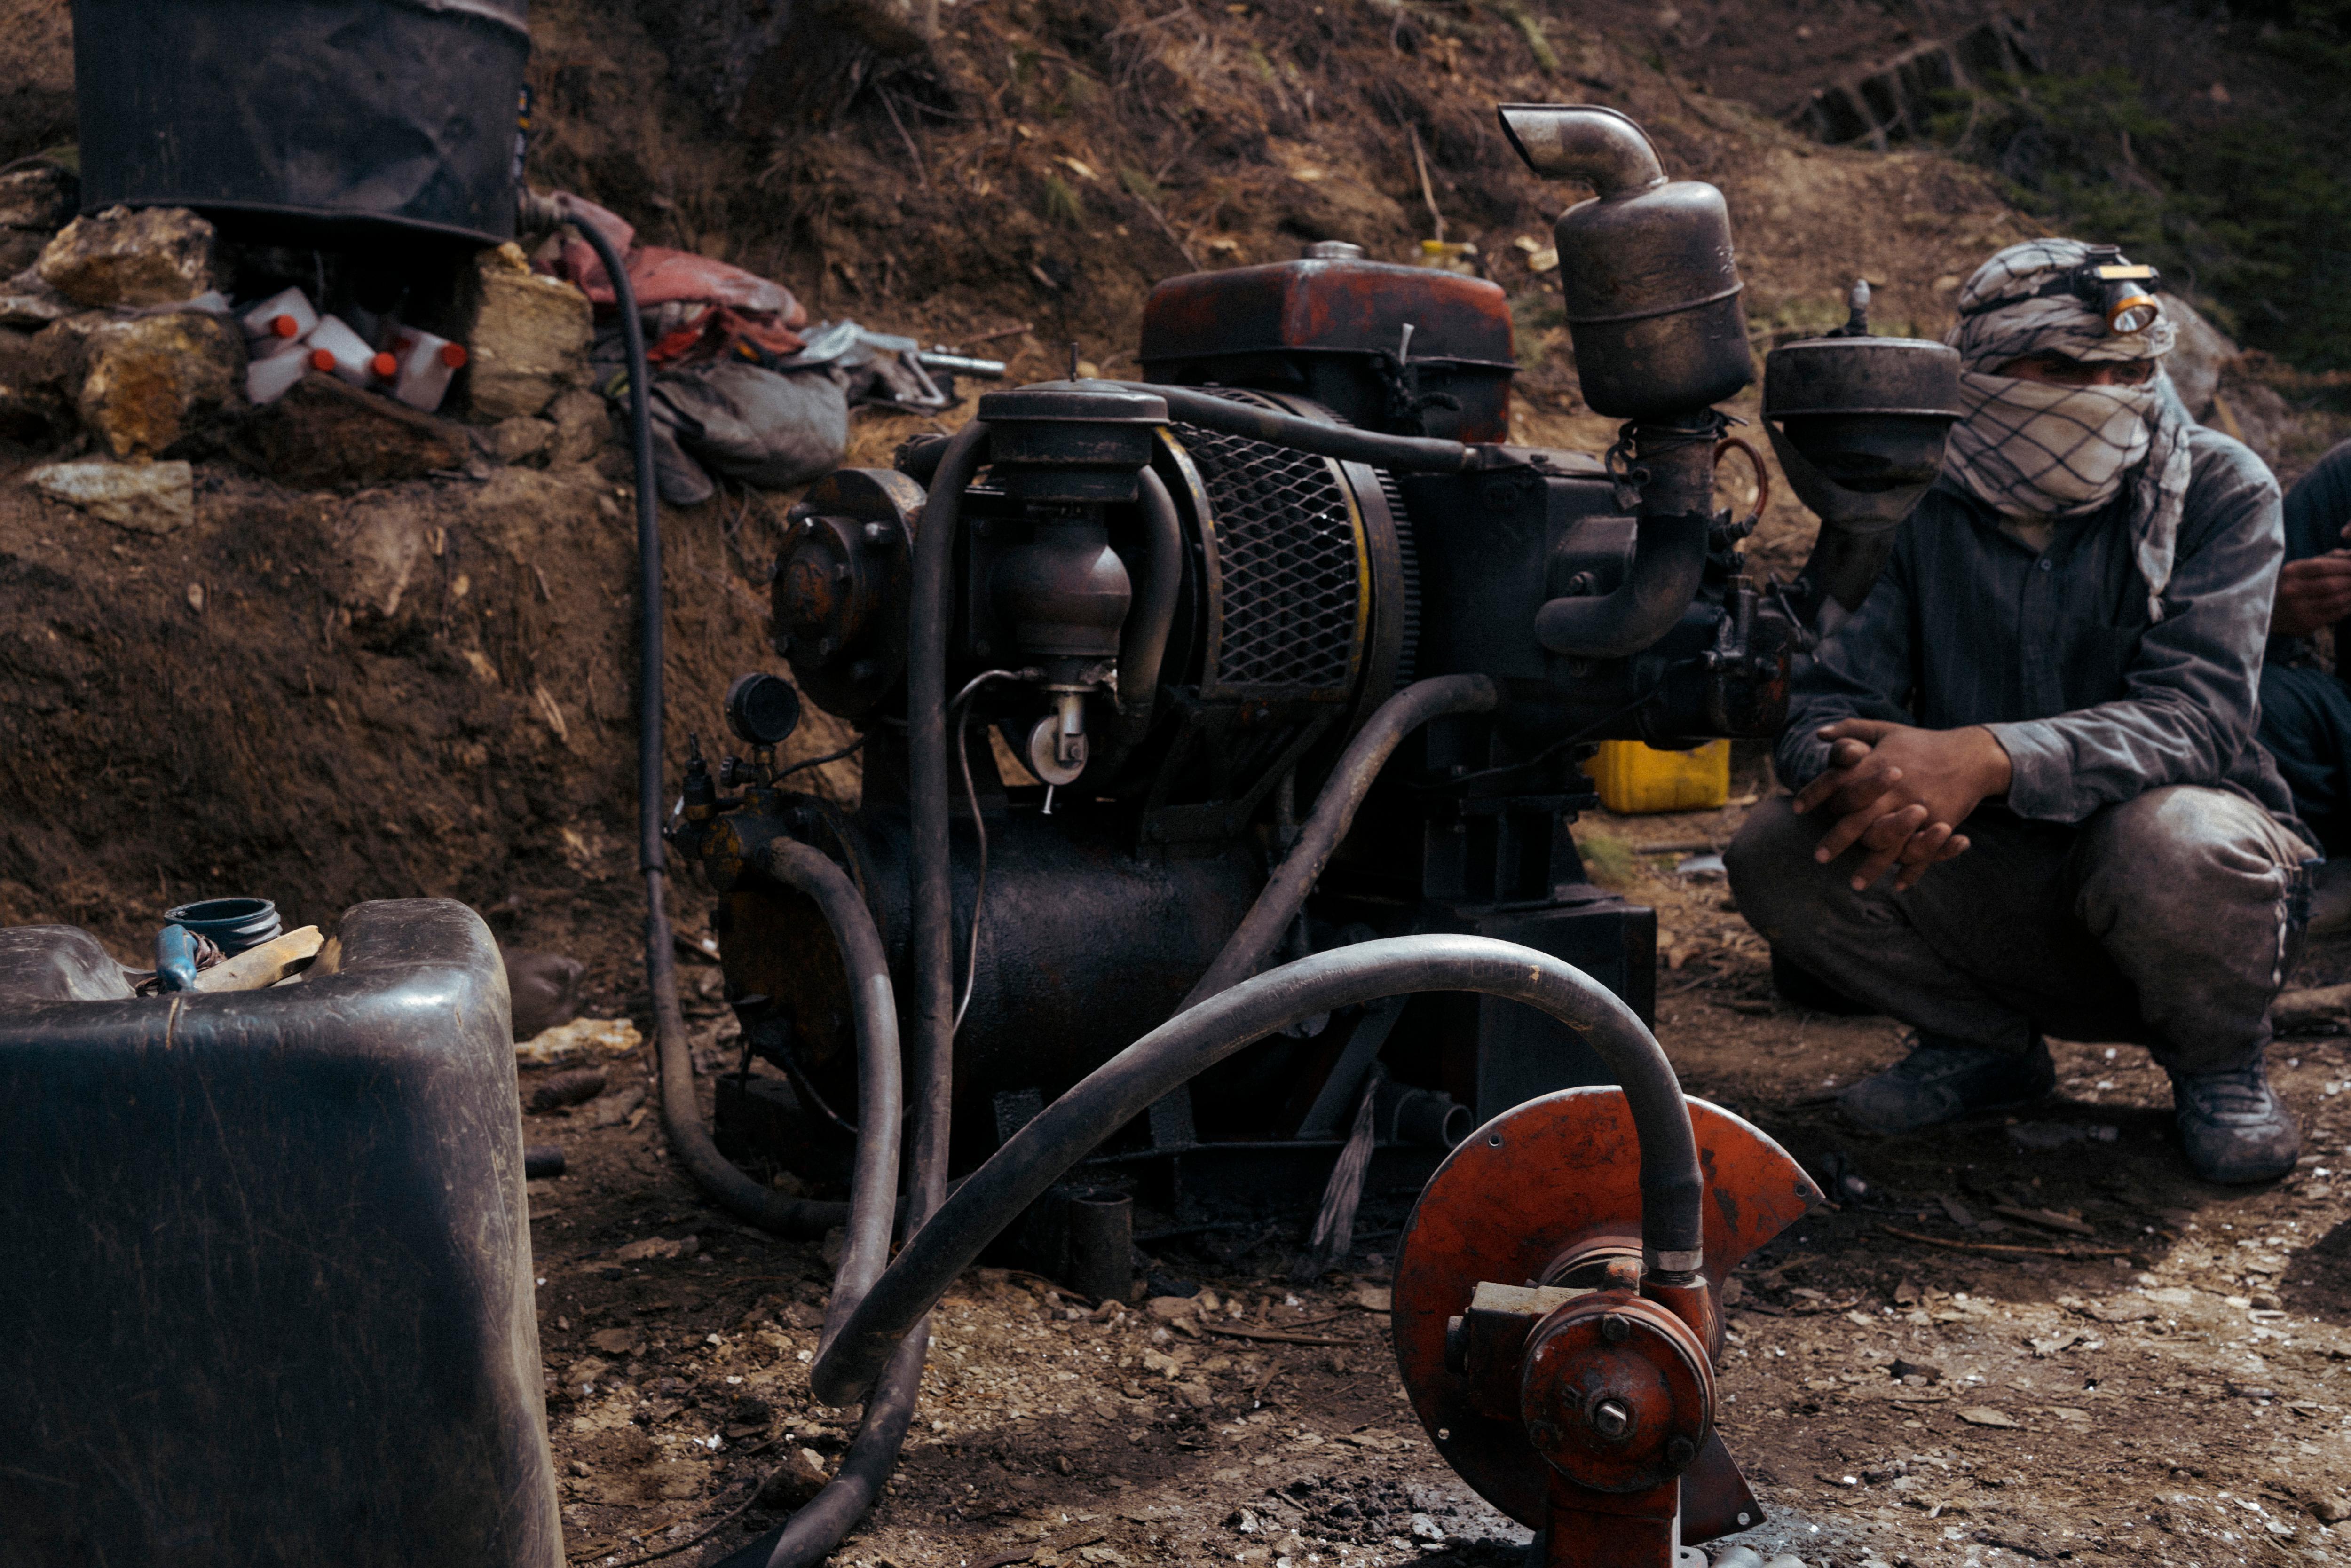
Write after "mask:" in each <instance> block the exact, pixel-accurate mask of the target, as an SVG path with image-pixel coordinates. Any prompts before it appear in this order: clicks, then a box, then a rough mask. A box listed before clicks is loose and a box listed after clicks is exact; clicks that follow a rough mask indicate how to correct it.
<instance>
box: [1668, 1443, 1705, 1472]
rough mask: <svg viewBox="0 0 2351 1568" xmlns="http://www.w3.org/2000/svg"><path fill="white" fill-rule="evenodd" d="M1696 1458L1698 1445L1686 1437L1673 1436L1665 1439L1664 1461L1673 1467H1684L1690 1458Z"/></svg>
mask: <svg viewBox="0 0 2351 1568" xmlns="http://www.w3.org/2000/svg"><path fill="white" fill-rule="evenodd" d="M1695 1458H1698V1445H1697V1444H1696V1443H1693V1442H1691V1441H1690V1440H1689V1439H1688V1438H1687V1437H1674V1438H1671V1439H1669V1440H1667V1444H1666V1463H1667V1464H1669V1465H1671V1466H1673V1468H1674V1469H1677V1470H1678V1469H1684V1468H1685V1467H1687V1465H1688V1464H1689V1462H1690V1461H1691V1460H1692V1459H1695Z"/></svg>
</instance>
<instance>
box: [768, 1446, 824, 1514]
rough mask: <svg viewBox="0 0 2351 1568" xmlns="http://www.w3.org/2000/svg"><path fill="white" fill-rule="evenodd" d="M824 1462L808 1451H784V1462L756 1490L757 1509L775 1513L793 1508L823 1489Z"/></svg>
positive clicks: (813, 1451)
mask: <svg viewBox="0 0 2351 1568" xmlns="http://www.w3.org/2000/svg"><path fill="white" fill-rule="evenodd" d="M824 1479H825V1478H824V1461H823V1460H821V1459H820V1458H817V1455H816V1451H815V1450H814V1449H812V1448H787V1449H786V1450H785V1451H784V1462H783V1463H782V1464H780V1465H778V1466H777V1467H776V1473H775V1474H774V1475H771V1476H769V1477H768V1479H767V1481H766V1483H765V1484H764V1485H762V1486H761V1487H760V1488H759V1506H760V1507H761V1508H765V1509H770V1510H774V1511H778V1512H780V1511H783V1510H786V1509H796V1508H799V1507H800V1506H801V1505H802V1504H804V1503H806V1502H807V1501H808V1500H809V1499H810V1498H812V1497H814V1496H816V1494H817V1493H819V1492H820V1491H822V1490H824Z"/></svg>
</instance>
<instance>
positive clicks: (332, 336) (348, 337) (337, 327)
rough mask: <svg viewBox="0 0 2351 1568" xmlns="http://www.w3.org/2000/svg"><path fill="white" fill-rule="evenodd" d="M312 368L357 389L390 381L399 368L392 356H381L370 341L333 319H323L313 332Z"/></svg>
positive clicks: (311, 332)
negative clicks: (370, 345) (370, 344)
mask: <svg viewBox="0 0 2351 1568" xmlns="http://www.w3.org/2000/svg"><path fill="white" fill-rule="evenodd" d="M307 341H308V343H309V345H310V368H311V369H312V370H315V371H326V372H327V373H328V374H329V375H331V376H334V377H335V378H336V379H338V380H340V381H345V382H350V384H351V385H353V386H355V387H365V386H373V385H374V384H375V383H376V382H381V381H386V380H389V379H390V378H391V376H392V372H393V371H394V370H395V369H397V364H396V362H395V361H393V359H392V356H391V355H390V354H384V353H378V352H377V351H376V350H374V349H371V348H370V347H369V346H368V340H366V339H365V338H362V337H360V335H359V334H358V333H357V332H354V331H352V330H351V329H350V328H349V327H346V326H345V325H343V323H342V321H341V320H340V319H339V318H337V317H333V316H321V317H320V318H319V324H318V325H317V326H316V327H313V328H312V329H310V336H309V338H308V340H307Z"/></svg>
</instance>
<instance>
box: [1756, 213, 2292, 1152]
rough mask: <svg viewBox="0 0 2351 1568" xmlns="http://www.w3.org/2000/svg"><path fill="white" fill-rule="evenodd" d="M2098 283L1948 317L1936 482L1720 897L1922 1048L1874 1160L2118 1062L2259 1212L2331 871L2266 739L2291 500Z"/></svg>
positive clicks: (2077, 269) (2057, 274) (2156, 323)
mask: <svg viewBox="0 0 2351 1568" xmlns="http://www.w3.org/2000/svg"><path fill="white" fill-rule="evenodd" d="M2090 260H2091V253H2090V249H2089V247H2088V246H2084V245H2082V244H2079V243H2077V242H2075V241H2072V240H2033V241H2029V242H2026V243H2024V244H2022V245H2015V246H2009V247H2008V248H2007V249H2005V250H2002V251H2001V252H2000V253H1999V254H1998V255H1997V256H1993V257H1992V258H1991V260H1990V261H1988V262H1986V263H1985V264H1984V265H1983V266H1982V267H1980V268H1978V269H1977V271H1976V273H1975V275H1974V276H1973V277H1970V279H1969V280H1968V282H1967V285H1966V287H1964V288H1963V289H1962V290H1961V291H1960V294H1959V323H1958V325H1957V326H1956V327H1955V328H1954V329H1952V332H1951V334H1950V337H1949V341H1950V343H1951V344H1952V346H1953V347H1955V348H1956V349H1958V350H1959V355H1960V361H1961V375H1960V381H1961V403H1962V407H1963V410H1964V413H1963V415H1962V417H1961V419H1960V421H1959V423H1957V424H1956V425H1955V426H1953V428H1952V431H1951V438H1950V446H1949V455H1948V457H1947V458H1946V461H1945V465H1944V470H1943V474H1942V476H1941V477H1940V478H1939V479H1938V481H1937V484H1936V486H1935V487H1934V488H1933V489H1932V490H1930V491H1929V492H1928V495H1927V497H1926V498H1925V499H1924V500H1923V501H1921V502H1920V504H1919V506H1918V508H1917V511H1916V512H1915V513H1913V514H1912V516H1911V517H1910V519H1909V520H1908V522H1907V523H1906V524H1905V525H1904V527H1903V528H1902V530H1901V533H1900V537H1899V539H1898V541H1897V543H1896V546H1895V549H1894V553H1893V557H1892V559H1891V560H1890V562H1889V563H1888V565H1887V568H1886V573H1885V575H1884V577H1883V578H1882V579H1881V580H1879V582H1878V584H1877V585H1876V588H1875V589H1874V590H1873V591H1871V593H1870V595H1869V597H1868V599H1867V600H1866V601H1864V602H1863V604H1862V606H1861V608H1860V609H1859V610H1858V611H1856V612H1855V613H1854V614H1853V616H1852V617H1851V618H1850V619H1849V620H1847V621H1845V622H1844V623H1843V624H1842V625H1840V626H1838V627H1836V628H1835V629H1834V631H1833V632H1830V633H1829V634H1828V635H1827V636H1826V637H1824V638H1823V640H1822V643H1821V644H1820V646H1819V647H1818V649H1817V650H1816V651H1815V652H1814V653H1813V657H1812V659H1811V660H1810V662H1809V664H1808V665H1807V666H1806V667H1804V668H1802V669H1801V670H1800V671H1799V672H1798V674H1797V677H1796V680H1795V683H1794V690H1793V698H1792V704H1791V707H1790V716H1789V724H1788V727H1787V729H1786V731H1785V732H1784V733H1783V734H1782V737H1781V740H1780V743H1779V747H1778V751H1777V754H1776V758H1775V760H1776V763H1777V766H1778V768H1779V771H1780V776H1781V778H1782V779H1785V780H1786V781H1788V783H1790V784H1791V785H1792V786H1793V787H1795V789H1796V794H1795V796H1794V798H1793V799H1792V800H1771V801H1768V802H1766V803H1764V804H1763V805H1761V806H1759V807H1758V808H1757V809H1756V810H1754V811H1753V812H1752V813H1750V816H1749V817H1748V819H1747V821H1746V824H1745V826H1744V827H1743V828H1741V830H1740V833H1739V836H1738V838H1737V840H1736V841H1734V843H1733V844H1732V846H1731V849H1730V851H1729V856H1728V859H1729V869H1730V878H1731V883H1732V886H1733V890H1734V891H1735V893H1736V894H1737V896H1738V900H1739V906H1740V910H1741V911H1742V912H1743V913H1744V914H1745V915H1746V916H1747V917H1748V919H1750V921H1752V922H1753V923H1754V925H1756V926H1757V928H1758V929H1760V930H1761V932H1762V934H1763V935H1764V936H1765V937H1766V938H1767V939H1769V940H1770V942H1771V945H1772V946H1773V949H1774V951H1775V953H1776V954H1777V955H1779V956H1781V957H1782V958H1783V959H1785V960H1787V961H1790V962H1792V963H1793V964H1794V965H1795V966H1796V967H1798V968H1799V969H1801V970H1802V971H1803V972H1804V973H1805V974H1806V975H1808V976H1809V977H1813V978H1814V979H1817V980H1819V981H1821V982H1823V983H1825V984H1826V985H1827V986H1829V987H1832V988H1834V989H1835V990H1837V991H1839V992H1842V993H1843V994H1844V996H1846V997H1848V998H1852V999H1853V1000H1854V1001H1855V1002H1858V1003H1861V1004H1863V1005H1865V1006H1866V1007H1868V1008H1870V1009H1874V1010H1876V1011H1880V1012H1884V1013H1886V1014H1888V1015H1890V1016H1892V1017H1894V1018H1896V1019H1899V1020H1900V1021H1902V1022H1903V1023H1905V1024H1907V1025H1908V1026H1910V1028H1911V1029H1912V1030H1915V1036H1914V1039H1913V1041H1912V1047H1911V1050H1910V1052H1909V1054H1908V1055H1907V1057H1906V1058H1905V1059H1904V1060H1903V1061H1900V1062H1898V1063H1897V1064H1896V1065H1895V1066H1893V1067H1891V1068H1888V1069H1886V1071H1882V1072H1878V1073H1876V1074H1875V1075H1873V1076H1871V1077H1869V1078H1865V1079H1864V1080H1862V1081H1861V1082H1858V1083H1856V1084H1855V1085H1854V1086H1853V1087H1852V1088H1850V1089H1849V1090H1847V1091H1846V1092H1845V1093H1844V1096H1843V1098H1842V1101H1841V1103H1842V1106H1843V1108H1844V1113H1846V1114H1847V1115H1848V1116H1849V1117H1851V1118H1852V1119H1853V1120H1854V1121H1855V1122H1857V1123H1859V1124H1861V1125H1863V1126H1864V1127H1866V1128H1868V1129H1870V1130H1872V1131H1876V1132H1880V1133H1887V1134H1893V1133H1902V1132H1908V1131H1911V1130H1913V1129H1916V1128H1919V1127H1925V1126H1928V1125H1931V1124H1935V1123H1938V1122H1945V1121H1949V1120H1951V1119H1952V1118H1955V1117H1958V1116H1961V1115H1966V1114H1970V1113H1978V1112H1982V1111H1988V1110H1991V1109H1995V1108H1997V1107H2001V1106H2006V1105H2016V1104H2022V1103H2026V1102H2029V1101H2032V1100H2034V1099H2037V1098H2039V1097H2040V1096H2042V1095H2043V1094H2045V1093H2046V1092H2048V1091H2049V1089H2050V1088H2051V1087H2052V1085H2053V1082H2054V1079H2055V1073H2054V1071H2053V1067H2052V1065H2051V1061H2050V1056H2049V1050H2048V1047H2047V1045H2046V1043H2045V1042H2044V1040H2043V1031H2047V1032H2048V1033H2052V1034H2055V1035H2057V1036H2059V1037H2060V1038H2063V1039H2070V1040H2127V1041H2133V1042H2136V1043H2138V1044H2142V1045H2145V1046H2146V1047H2147V1048H2148V1050H2149V1051H2151V1052H2152V1053H2153V1054H2154V1057H2155V1059H2156V1061H2158V1062H2159V1063H2160V1064H2161V1065H2162V1066H2163V1067H2164V1068H2165V1069H2166V1071H2168V1073H2169V1074H2170V1077H2171V1083H2172V1097H2173V1103H2174V1104H2175V1106H2176V1108H2177V1115H2178V1122H2179V1134H2180V1141H2181V1143H2182V1145H2183V1146H2184V1148H2185V1151H2186V1154H2187V1156H2188V1161H2189V1165H2190V1166H2193V1167H2194V1168H2195V1170H2196V1171H2197V1173H2198V1174H2199V1175H2200V1176H2204V1177H2206V1178H2207V1179H2209V1180H2212V1181H2222V1182H2251V1181H2261V1180H2265V1179H2267V1178H2270V1177H2273V1176H2279V1175H2281V1174H2283V1172H2285V1171H2287V1170H2289V1169H2291V1168H2292V1167H2293V1166H2294V1160H2295V1157H2296V1155H2298V1154H2299V1152H2300V1149H2301V1133H2300V1130H2299V1128H2298V1127H2297V1126H2296V1124H2295V1123H2294V1118H2293V1117H2292V1116H2291V1115H2290V1114H2289V1113H2287V1112H2286V1110H2285V1108H2284V1107H2283V1105H2282V1104H2280V1103H2279V1102H2278V1099H2277V1096H2276V1095H2275V1093H2274V1092H2272V1090H2271V1088H2270V1085H2269V1081H2268V1078H2267V1075H2266V1073H2265V1071H2264V1070H2263V1065H2262V1052H2263V1050H2264V1048H2265V1047H2266V1046H2267V1045H2268V1043H2269V1038H2270V1025H2269V1017H2268V1013H2269V1005H2270V1002H2271V999H2272V998H2273V997H2274V996H2275V994H2276V992H2277V989H2278V988H2279V987H2280V986H2281V985H2282V984H2283V981H2284V977H2285V974H2286V971H2287V968H2288V967H2290V965H2291V963H2292V961H2293V957H2294V949H2295V946H2296V945H2297V944H2298V942H2299V941H2300V937H2301V927H2302V915H2303V908H2302V905H2303V904H2304V902H2305V900H2306V896H2307V894H2306V892H2305V887H2306V881H2307V873H2306V870H2305V864H2306V862H2314V861H2315V860H2316V858H2317V854H2318V852H2317V849H2316V846H2315V844H2314V842H2313V841H2309V840H2307V839H2306V838H2305V836H2304V830H2303V829H2302V827H2301V825H2300V824H2299V823H2298V822H2297V821H2296V820H2295V818H2294V805H2293V801H2292V800H2291V798H2290V797H2289V795H2288V793H2287V791H2286V788H2285V786H2284V784H2283V782H2282V781H2281V779H2280V778H2279V775H2278V771H2277V768H2276V767H2275V766H2274V764H2273V762H2272V760H2271V758H2269V756H2268V754H2267V753H2266V752H2264V751H2263V750H2262V747H2260V746H2259V745H2258V744H2256V742H2255V739H2254V727H2255V722H2256V713H2257V703H2256V697H2255V694H2256V688H2257V685H2258V683H2259V680H2260V676H2261V669H2262V643H2263V641H2264V638H2265V637H2266V635H2267V632H2268V629H2269V622H2270V609H2271V602H2272V598H2273V594H2274V593H2275V591H2276V589H2277V582H2278V568H2279V562H2280V559H2281V558H2282V553H2283V532H2282V528H2281V525H2280V520H2279V498H2278V489H2277V485H2276V482H2275V481H2274V480H2273V478H2272V477H2271V476H2270V474H2269V471H2268V470H2267V469H2266V468H2265V467H2264V466H2263V465H2262V463H2261V462H2260V460H2259V459H2257V458H2256V457H2255V456H2254V455H2252V453H2251V452H2249V451H2247V450H2246V449H2245V447H2243V446H2242V445H2241V444H2238V443H2237V442H2234V441H2231V440H2230V439H2229V438H2227V437H2226V436H2223V435H2220V434H2217V433H2215V432H2212V431H2210V430H2206V429H2203V428H2201V427H2200V426H2198V425H2196V424H2195V423H2193V422H2192V421H2191V420H2190V419H2189V417H2188V413H2187V411H2186V409H2185V408H2184V407H2183V406H2182V405H2181V404H2180V402H2179V399H2178V397H2177V396H2176V394H2174V393H2173V392H2171V390H2170V388H2169V384H2168V381H2167V380H2166V379H2165V378H2164V377H2163V376H2162V375H2161V374H2160V372H2159V369H2158V367H2159V365H2160V364H2161V361H2162V359H2163V356H2164V355H2165V354H2166V353H2167V352H2168V351H2169V350H2170V349H2171V346H2172V340H2173V328H2172V325H2171V324H2170V323H2169V322H2168V321H2166V320H2164V319H2161V317H2160V315H2159V314H2157V313H2155V312H2154V311H2152V310H2148V311H2143V312H2140V313H2138V314H2137V315H2136V316H2123V317H2120V318H2112V317H2110V316H2109V315H2108V313H2107V311H2106V310H2105V308H2102V304H2101V297H2100V294H2099V292H2098V290H2097V288H2096V287H2094V281H2095V275H2094V274H2093V273H2092V272H2091V271H2089V270H2088V264H2089V263H2090ZM2148 318H2152V319H2148Z"/></svg>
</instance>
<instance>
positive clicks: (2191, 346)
mask: <svg viewBox="0 0 2351 1568" xmlns="http://www.w3.org/2000/svg"><path fill="white" fill-rule="evenodd" d="M2163 313H2164V315H2165V316H2166V317H2167V318H2168V319H2169V320H2170V322H2171V324H2172V326H2173V327H2174V328H2176V329H2178V331H2179V339H2178V340H2177V341H2176V342H2174V343H2173V344H2172V348H2171V352H2170V353H2169V354H2168V355H2166V356H2164V361H2163V371H2164V374H2166V375H2168V376H2169V377H2170V378H2171V384H2172V386H2173V387H2174V388H2175V389H2176V390H2177V391H2178V392H2179V401H2180V402H2184V403H2186V404H2187V405H2188V412H2189V413H2190V414H2192V415H2193V416H2195V417H2196V418H2197V419H2198V420H2199V421H2201V422H2203V423H2207V424H2209V423H2211V417H2210V416H2211V413H2212V394H2213V393H2214V392H2218V391H2219V390H2220V372H2221V371H2225V370H2227V369H2228V368H2229V366H2231V364H2233V363H2235V362H2236V359H2237V356H2238V355H2239V354H2240V353H2241V352H2243V350H2241V349H2240V348H2238V347H2237V345H2236V343H2235V342H2234V341H2232V340H2231V339H2230V337H2229V335H2228V334H2227V333H2226V332H2223V331H2221V330H2220V328H2218V327H2215V326H2214V325H2212V323H2211V322H2210V321H2209V320H2207V319H2205V318H2204V316H2203V314H2202V313H2201V312H2199V310H2198V309H2197V308H2196V307H2194V306H2193V305H2190V304H2189V303H2188V301H2186V300H2185V299H2182V298H2179V296H2178V295H2176V294H2167V295H2165V296H2164V297H2163Z"/></svg>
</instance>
